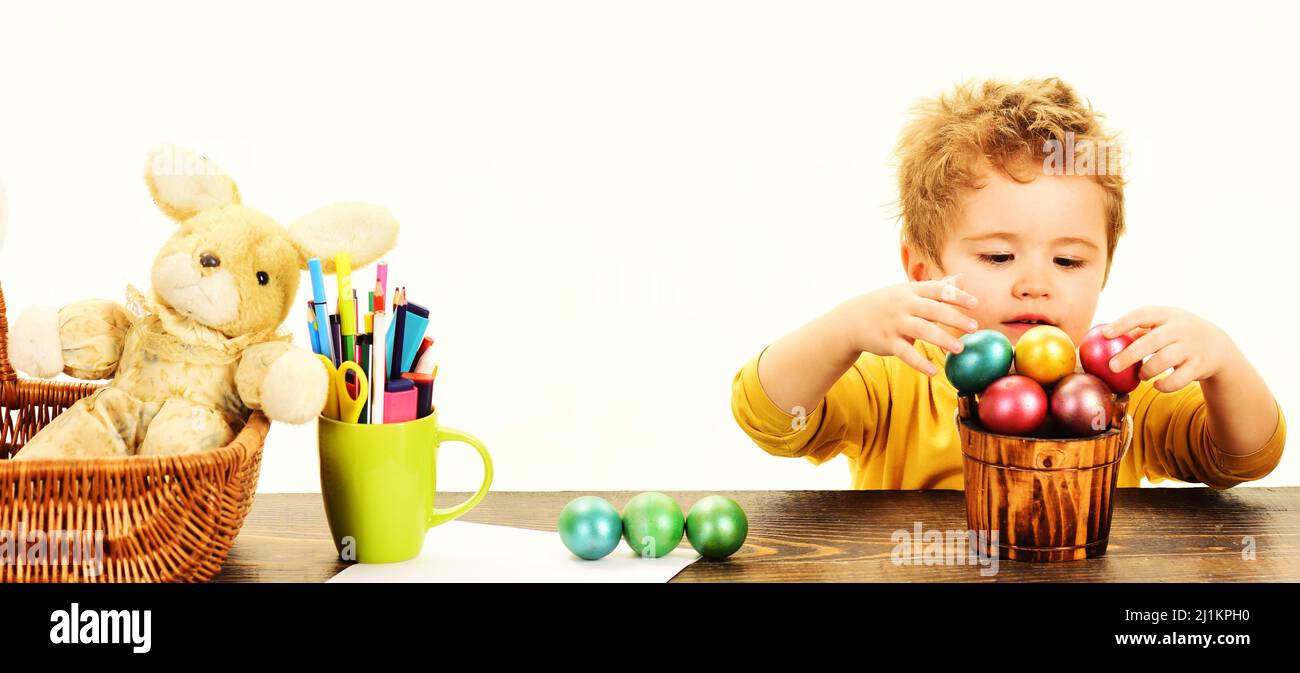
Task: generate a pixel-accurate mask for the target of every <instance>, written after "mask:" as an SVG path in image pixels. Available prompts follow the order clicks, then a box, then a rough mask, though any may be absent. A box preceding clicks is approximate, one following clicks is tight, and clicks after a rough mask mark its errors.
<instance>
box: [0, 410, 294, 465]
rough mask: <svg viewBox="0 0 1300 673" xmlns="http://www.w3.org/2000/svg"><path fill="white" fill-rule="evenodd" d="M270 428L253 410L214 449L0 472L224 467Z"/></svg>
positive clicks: (256, 446)
mask: <svg viewBox="0 0 1300 673" xmlns="http://www.w3.org/2000/svg"><path fill="white" fill-rule="evenodd" d="M270 429H271V421H270V419H268V418H267V417H266V414H263V413H262V412H261V410H254V411H253V413H252V414H250V415H249V417H248V422H247V423H245V424H244V427H243V429H242V430H240V431H239V433H238V434H236V435H235V437H234V438H233V439H231V440H230V443H229V444H226V445H225V446H222V447H218V448H215V449H209V450H206V451H190V452H186V453H177V454H170V455H165V456H102V457H96V456H82V457H68V458H32V459H30V460H14V459H12V458H0V472H3V471H5V470H6V469H8V470H17V469H21V468H22V467H27V470H28V471H32V470H33V469H35V468H41V467H49V468H67V467H69V466H76V467H95V468H100V469H111V470H113V471H114V472H115V473H116V474H122V473H126V472H130V471H133V470H135V471H149V472H150V473H153V472H156V471H157V469H158V468H168V467H181V468H194V467H204V466H208V465H209V464H211V465H212V466H217V465H228V464H229V463H230V462H231V460H232V459H233V458H235V457H236V454H239V453H247V452H251V451H257V450H260V449H261V448H262V446H263V445H264V444H265V442H266V435H267V433H268V432H269V431H270ZM6 466H8V467H6Z"/></svg>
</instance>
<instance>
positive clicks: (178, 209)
mask: <svg viewBox="0 0 1300 673" xmlns="http://www.w3.org/2000/svg"><path fill="white" fill-rule="evenodd" d="M145 181H146V183H147V184H148V186H149V190H150V192H151V193H152V194H153V199H154V202H155V203H156V204H157V205H158V207H159V208H160V209H161V210H162V211H163V212H164V213H165V214H166V215H167V216H168V217H170V218H171V219H173V220H175V221H176V222H177V223H179V224H180V230H179V231H177V232H176V233H175V234H174V235H172V237H171V238H170V239H169V240H168V241H167V242H166V243H165V244H164V245H163V247H162V250H160V251H159V252H158V255H157V257H156V258H155V259H154V262H153V270H152V273H151V280H152V292H151V293H150V295H149V296H146V295H145V294H143V293H141V292H140V291H138V290H136V289H135V287H133V286H128V288H127V303H126V305H125V306H123V305H121V304H118V303H115V302H112V301H107V300H89V301H82V302H78V303H74V304H69V305H67V306H64V307H63V308H61V309H58V310H57V311H56V310H54V309H52V308H41V307H33V308H31V309H29V310H27V311H26V312H24V313H23V315H22V316H20V317H19V318H18V319H17V320H16V321H15V322H14V324H13V326H12V328H11V329H10V337H9V347H10V358H11V360H12V362H13V365H14V367H15V368H16V369H18V370H19V371H22V372H24V373H27V374H29V375H31V376H35V377H39V378H51V377H53V376H55V375H57V374H58V373H59V372H64V373H66V374H68V375H69V376H74V377H77V378H81V379H104V378H110V377H111V378H112V381H111V382H110V383H109V384H108V385H107V386H105V387H103V388H100V389H98V390H96V391H95V392H94V393H93V394H92V395H90V396H89V397H86V398H83V399H81V400H79V401H77V402H76V403H75V404H73V405H72V406H71V407H69V408H68V409H67V410H66V411H64V412H63V413H62V414H59V415H58V416H57V417H55V418H54V419H53V420H52V421H51V422H50V423H49V424H48V425H46V426H45V428H44V429H42V430H41V431H40V432H38V433H37V434H36V435H35V436H33V437H32V438H31V440H30V441H28V442H27V444H26V445H25V446H24V447H23V448H22V450H20V451H19V452H18V453H17V454H16V455H15V456H14V459H15V460H24V459H38V458H67V457H92V456H131V455H142V456H157V455H169V454H179V453H186V452H190V451H202V450H208V449H214V448H218V447H222V446H225V445H227V444H229V443H230V441H231V439H233V438H234V436H235V434H236V433H238V432H239V431H240V429H242V428H243V426H244V423H245V422H246V421H247V418H248V415H249V413H251V410H253V409H261V410H262V411H263V412H264V413H265V414H266V415H267V417H269V418H270V419H271V420H273V421H280V422H284V423H292V424H301V423H305V422H307V421H310V420H312V419H314V418H316V417H317V416H318V415H319V414H320V413H321V411H322V409H323V408H324V406H325V395H326V393H327V391H328V389H329V381H328V378H327V373H326V371H325V368H324V367H323V366H322V364H321V362H320V360H319V358H317V356H315V355H314V354H312V353H308V352H306V351H304V350H302V349H299V348H296V347H294V346H293V345H292V344H291V343H290V341H291V337H290V335H289V334H288V333H282V332H280V331H278V328H279V326H280V325H281V324H283V323H284V321H285V318H286V316H287V315H288V313H289V310H290V308H291V307H292V306H293V304H294V302H295V298H296V296H297V292H298V279H299V275H300V272H301V271H302V270H305V269H306V268H307V260H308V259H310V258H313V257H315V258H319V259H320V260H321V266H322V268H323V270H324V271H325V272H326V273H333V272H334V258H335V255H336V254H337V253H340V252H347V253H349V254H350V255H351V259H352V262H353V265H354V268H359V267H361V266H364V265H365V264H368V263H370V262H372V261H374V260H376V259H378V258H379V257H380V256H381V255H383V254H384V253H385V252H387V251H388V250H390V249H392V247H393V246H394V245H395V244H396V242H397V229H398V225H397V221H396V220H394V219H393V217H392V216H391V215H390V214H389V213H388V211H386V210H385V209H383V208H380V207H377V206H371V205H366V204H358V203H344V204H337V205H333V206H328V207H326V208H322V209H320V210H317V211H315V212H313V213H310V214H308V215H306V216H304V217H303V218H302V219H300V220H298V221H297V222H295V223H294V224H292V225H291V226H289V227H288V228H287V229H286V228H285V227H284V226H282V225H280V224H278V223H276V221H275V220H273V219H271V218H270V217H268V216H266V215H264V214H263V213H261V212H259V211H256V210H253V209H252V208H249V207H247V206H244V205H242V204H241V202H240V196H239V190H238V188H237V187H236V186H235V183H234V181H233V180H231V179H230V178H229V177H227V176H225V175H224V174H222V173H221V172H220V171H219V170H218V169H217V168H216V167H215V166H214V165H213V164H212V163H211V162H210V161H208V159H207V158H206V157H201V156H197V155H195V154H193V153H191V152H186V151H181V150H177V149H175V148H170V147H165V148H162V149H160V150H156V151H154V152H153V153H151V154H150V157H149V161H148V164H147V166H146V169H145Z"/></svg>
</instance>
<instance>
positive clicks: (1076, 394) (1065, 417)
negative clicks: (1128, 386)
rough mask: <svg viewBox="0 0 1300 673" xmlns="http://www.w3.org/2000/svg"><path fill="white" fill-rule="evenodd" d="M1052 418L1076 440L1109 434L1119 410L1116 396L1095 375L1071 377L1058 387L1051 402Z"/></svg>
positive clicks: (1054, 390) (1053, 392) (1066, 378)
mask: <svg viewBox="0 0 1300 673" xmlns="http://www.w3.org/2000/svg"><path fill="white" fill-rule="evenodd" d="M1049 406H1050V409H1051V413H1052V418H1054V419H1055V420H1056V422H1057V423H1059V424H1060V425H1061V426H1062V427H1064V428H1065V430H1066V431H1067V432H1068V433H1069V435H1070V436H1072V437H1091V436H1092V435H1098V434H1101V433H1102V432H1105V430H1106V428H1107V427H1109V426H1110V417H1111V414H1112V413H1113V412H1114V410H1115V396H1114V395H1113V394H1112V393H1111V392H1110V387H1109V386H1107V385H1106V382H1105V381H1102V380H1101V379H1099V378H1097V377H1096V376H1093V375H1092V374H1071V375H1069V376H1067V377H1065V378H1063V379H1061V382H1060V383H1058V384H1056V388H1055V389H1053V390H1052V398H1051V402H1050V405H1049Z"/></svg>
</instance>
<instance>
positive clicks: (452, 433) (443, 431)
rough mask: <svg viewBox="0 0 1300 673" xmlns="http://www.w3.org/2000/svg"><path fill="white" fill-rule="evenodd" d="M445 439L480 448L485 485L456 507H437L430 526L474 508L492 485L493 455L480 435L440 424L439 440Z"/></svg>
mask: <svg viewBox="0 0 1300 673" xmlns="http://www.w3.org/2000/svg"><path fill="white" fill-rule="evenodd" d="M444 441H447V442H461V443H464V444H469V445H470V446H472V447H474V448H475V449H477V450H478V455H479V456H481V457H482V458H483V485H482V486H479V487H478V492H477V493H475V494H474V495H473V496H471V497H470V499H469V500H466V501H465V502H462V503H460V504H459V505H456V506H455V507H444V508H442V509H439V508H437V507H435V508H434V509H433V514H431V515H430V516H429V523H428V527H429V528H433V527H434V526H437V525H440V524H444V523H447V522H448V521H451V520H452V519H455V518H457V517H459V516H460V515H462V514H464V513H466V512H468V511H470V510H471V509H474V506H475V505H477V504H478V503H479V501H480V500H482V499H483V496H485V495H487V492H488V487H489V486H491V485H492V456H489V455H488V450H487V447H486V446H483V442H481V441H479V438H478V437H475V436H474V435H471V434H469V433H468V432H462V431H460V430H457V429H455V428H448V427H442V426H439V427H438V442H439V443H442V442H444Z"/></svg>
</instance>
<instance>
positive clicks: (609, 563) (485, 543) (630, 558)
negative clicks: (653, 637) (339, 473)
mask: <svg viewBox="0 0 1300 673" xmlns="http://www.w3.org/2000/svg"><path fill="white" fill-rule="evenodd" d="M699 558H700V555H699V554H698V553H696V552H695V550H694V549H691V545H690V543H688V542H687V541H686V540H685V539H683V540H682V544H681V545H679V546H678V547H677V549H675V550H673V552H672V553H671V554H668V555H667V556H664V557H662V558H656V559H645V558H641V557H640V556H637V555H636V553H635V552H633V551H632V550H631V549H630V548H629V547H628V546H627V543H626V542H620V543H619V545H618V547H617V548H615V549H614V551H612V552H610V554H609V555H608V556H606V557H605V558H602V559H599V560H596V561H587V560H584V559H581V558H578V557H577V556H574V555H573V553H572V552H570V551H569V550H568V549H567V548H565V546H564V543H563V542H561V541H560V534H559V533H556V532H545V531H538V530H528V529H524V528H511V527H509V526H493V525H488V524H480V523H469V522H467V521H449V522H447V523H444V524H442V525H441V526H435V527H433V528H431V529H430V530H429V532H428V534H427V535H426V536H425V538H424V547H423V548H422V549H421V550H420V555H419V556H417V557H415V558H413V559H411V560H409V561H401V562H399V563H355V564H353V565H351V566H349V567H347V568H346V569H344V570H343V571H342V572H340V573H339V574H337V575H335V576H334V577H332V578H330V579H329V580H328V581H329V582H667V581H668V580H670V579H672V578H673V576H675V575H676V574H677V573H679V572H681V571H682V569H684V568H685V567H686V566H688V565H690V564H692V563H694V562H695V561H696V560H697V559H699Z"/></svg>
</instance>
